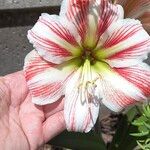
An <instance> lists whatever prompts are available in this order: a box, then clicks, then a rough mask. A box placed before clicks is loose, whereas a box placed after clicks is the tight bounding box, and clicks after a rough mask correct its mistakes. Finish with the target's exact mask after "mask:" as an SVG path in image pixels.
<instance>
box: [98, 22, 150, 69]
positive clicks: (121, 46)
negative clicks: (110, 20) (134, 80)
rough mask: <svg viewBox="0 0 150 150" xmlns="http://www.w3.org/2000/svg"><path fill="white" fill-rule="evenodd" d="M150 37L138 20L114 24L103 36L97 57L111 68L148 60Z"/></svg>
mask: <svg viewBox="0 0 150 150" xmlns="http://www.w3.org/2000/svg"><path fill="white" fill-rule="evenodd" d="M149 52H150V36H149V35H148V33H147V32H146V31H145V30H144V29H143V27H142V25H141V23H140V22H139V21H138V20H133V19H124V20H119V21H117V22H116V23H114V24H112V25H111V26H110V27H109V28H108V30H107V31H106V32H105V33H104V34H103V35H102V38H101V41H100V46H99V47H97V51H96V54H95V56H96V57H97V58H98V59H106V60H107V62H108V63H109V64H110V65H111V66H115V67H126V66H130V65H134V64H137V63H139V61H141V60H144V59H146V58H147V55H148V53H149Z"/></svg>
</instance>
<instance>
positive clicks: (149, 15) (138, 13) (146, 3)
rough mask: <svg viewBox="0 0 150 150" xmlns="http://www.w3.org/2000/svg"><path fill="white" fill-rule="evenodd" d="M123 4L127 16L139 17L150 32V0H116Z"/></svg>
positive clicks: (115, 0) (115, 1)
mask: <svg viewBox="0 0 150 150" xmlns="http://www.w3.org/2000/svg"><path fill="white" fill-rule="evenodd" d="M114 3H115V4H117V3H118V4H120V5H122V6H123V8H124V11H125V18H126V17H127V18H128V17H129V18H136V19H139V20H140V21H141V22H142V24H143V26H144V28H145V29H146V31H147V32H148V33H149V34H150V0H114Z"/></svg>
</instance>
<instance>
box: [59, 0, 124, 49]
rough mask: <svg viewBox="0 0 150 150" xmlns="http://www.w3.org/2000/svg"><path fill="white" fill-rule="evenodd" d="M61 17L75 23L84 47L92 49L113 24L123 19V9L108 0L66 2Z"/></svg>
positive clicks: (74, 0)
mask: <svg viewBox="0 0 150 150" xmlns="http://www.w3.org/2000/svg"><path fill="white" fill-rule="evenodd" d="M60 16H66V17H67V18H68V20H69V21H71V22H73V23H74V25H75V26H76V28H77V30H78V33H79V34H80V37H81V39H82V43H83V46H84V47H89V48H91V47H94V46H95V45H96V44H97V41H98V40H99V37H100V35H101V34H102V33H104V32H105V30H106V29H107V28H108V27H109V26H110V25H111V24H112V23H113V22H115V21H116V20H118V19H120V18H123V9H122V7H121V6H120V5H112V4H111V3H109V2H108V1H106V0H64V1H63V2H62V7H61V11H60Z"/></svg>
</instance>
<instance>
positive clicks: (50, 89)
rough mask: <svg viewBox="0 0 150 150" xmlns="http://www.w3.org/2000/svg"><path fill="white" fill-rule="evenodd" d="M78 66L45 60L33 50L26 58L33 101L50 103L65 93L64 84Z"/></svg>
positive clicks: (26, 72) (25, 68) (28, 82)
mask: <svg viewBox="0 0 150 150" xmlns="http://www.w3.org/2000/svg"><path fill="white" fill-rule="evenodd" d="M75 68H76V65H75V64H71V63H70V64H68V65H66V67H63V65H61V66H59V65H56V64H52V63H50V62H47V61H45V60H44V59H43V58H42V57H40V56H39V55H38V53H37V52H36V51H35V50H33V51H32V52H30V53H29V54H28V55H27V56H26V59H25V66H24V71H25V77H26V80H27V84H28V86H29V89H30V91H31V95H32V101H33V103H35V104H38V105H45V104H50V103H53V102H55V101H57V100H58V99H59V98H60V97H61V96H62V95H64V85H65V83H66V81H67V79H68V78H69V76H70V75H71V74H72V72H73V71H74V69H75Z"/></svg>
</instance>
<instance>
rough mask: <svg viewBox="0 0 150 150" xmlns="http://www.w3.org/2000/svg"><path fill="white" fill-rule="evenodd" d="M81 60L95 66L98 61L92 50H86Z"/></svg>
mask: <svg viewBox="0 0 150 150" xmlns="http://www.w3.org/2000/svg"><path fill="white" fill-rule="evenodd" d="M81 59H82V61H83V62H85V61H86V60H89V61H90V64H91V65H92V64H94V63H95V61H96V58H95V57H94V55H93V52H92V49H88V48H84V50H83V53H82V55H81Z"/></svg>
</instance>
